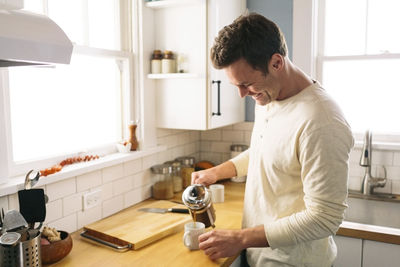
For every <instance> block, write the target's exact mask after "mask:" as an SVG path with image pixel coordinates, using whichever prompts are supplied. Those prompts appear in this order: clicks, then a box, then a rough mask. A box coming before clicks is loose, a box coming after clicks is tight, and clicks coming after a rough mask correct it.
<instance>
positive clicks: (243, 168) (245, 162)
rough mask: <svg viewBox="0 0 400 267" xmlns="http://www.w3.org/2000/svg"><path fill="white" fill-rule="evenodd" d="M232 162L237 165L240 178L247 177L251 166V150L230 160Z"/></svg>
mask: <svg viewBox="0 0 400 267" xmlns="http://www.w3.org/2000/svg"><path fill="white" fill-rule="evenodd" d="M230 161H231V162H232V163H233V165H235V168H236V174H237V176H238V177H241V176H245V175H247V169H248V166H249V149H247V150H245V151H243V152H242V153H240V154H239V155H237V156H236V157H234V158H232V159H230Z"/></svg>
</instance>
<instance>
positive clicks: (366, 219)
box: [344, 193, 400, 228]
mask: <svg viewBox="0 0 400 267" xmlns="http://www.w3.org/2000/svg"><path fill="white" fill-rule="evenodd" d="M347 201H348V205H349V208H348V209H347V210H346V213H345V219H344V220H345V221H350V222H356V223H364V224H372V225H378V226H385V227H394V228H400V199H399V196H397V195H391V194H379V195H372V196H364V195H355V194H352V193H349V198H348V200H347Z"/></svg>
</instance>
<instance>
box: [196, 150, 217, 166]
mask: <svg viewBox="0 0 400 267" xmlns="http://www.w3.org/2000/svg"><path fill="white" fill-rule="evenodd" d="M200 159H201V160H208V161H211V162H212V163H214V164H216V165H217V164H220V163H222V155H221V153H213V152H200Z"/></svg>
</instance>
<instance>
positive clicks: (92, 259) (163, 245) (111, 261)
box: [48, 182, 244, 267]
mask: <svg viewBox="0 0 400 267" xmlns="http://www.w3.org/2000/svg"><path fill="white" fill-rule="evenodd" d="M224 185H225V202H224V203H214V204H213V205H214V208H215V211H216V222H215V225H216V229H218V228H219V229H240V228H241V224H242V210H243V192H244V184H239V183H233V182H225V183H224ZM151 201H155V200H152V199H149V200H146V201H144V202H141V203H139V204H137V205H136V206H137V207H140V206H143V205H145V204H148V203H150V202H151ZM173 201H176V202H182V200H181V194H177V195H176V196H175V198H174V199H173ZM81 232H82V229H80V230H78V231H76V232H74V233H72V235H71V236H72V239H73V247H72V250H71V252H70V254H69V255H67V257H65V258H64V259H62V260H61V261H59V262H57V263H54V264H52V265H48V266H63V267H65V266H67V267H68V266H74V267H75V266H85V267H86V266H113V267H114V266H174V267H175V266H176V267H179V266H191V267H192V266H193V267H195V266H201V267H204V266H207V267H208V266H230V264H231V263H232V262H233V261H234V260H235V258H236V257H232V258H223V259H219V260H218V261H211V260H210V259H209V258H208V257H207V256H206V255H205V254H204V253H203V251H200V250H197V251H190V250H189V249H187V248H186V247H185V246H184V245H183V241H182V237H183V229H182V231H180V232H178V233H177V234H174V235H170V236H167V237H165V238H163V239H161V240H159V241H157V242H155V243H152V244H150V245H148V246H146V247H143V248H141V249H139V250H128V251H125V252H118V251H116V250H114V249H111V248H108V247H106V246H104V245H101V244H98V243H95V242H92V241H90V240H88V239H85V238H83V237H81V236H80V233H81Z"/></svg>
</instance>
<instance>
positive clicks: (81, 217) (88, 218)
mask: <svg viewBox="0 0 400 267" xmlns="http://www.w3.org/2000/svg"><path fill="white" fill-rule="evenodd" d="M101 207H102V206H101V205H98V206H95V207H93V208H91V209H87V210H85V211H79V212H78V213H77V214H78V229H79V228H82V227H83V226H85V225H88V224H90V223H93V222H95V221H98V220H100V219H101V218H102V217H101V213H102V208H101Z"/></svg>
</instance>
